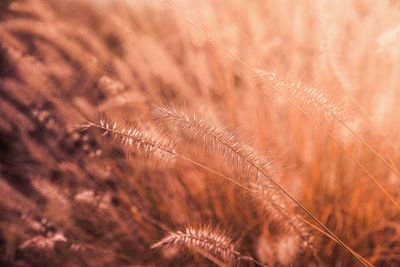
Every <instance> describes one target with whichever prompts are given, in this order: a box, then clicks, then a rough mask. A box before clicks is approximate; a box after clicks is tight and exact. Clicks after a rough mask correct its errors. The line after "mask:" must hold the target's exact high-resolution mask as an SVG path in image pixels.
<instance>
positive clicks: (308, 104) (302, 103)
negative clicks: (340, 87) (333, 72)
mask: <svg viewBox="0 0 400 267" xmlns="http://www.w3.org/2000/svg"><path fill="white" fill-rule="evenodd" d="M255 77H257V78H259V79H260V83H262V84H267V85H269V86H271V87H272V88H273V89H275V90H277V91H278V92H279V93H280V94H281V95H282V96H284V97H285V98H287V99H288V100H289V101H290V102H292V103H293V104H294V105H296V106H297V107H298V108H299V109H301V110H302V111H304V112H305V113H306V114H308V115H310V116H312V117H313V119H316V120H317V121H318V122H319V123H321V124H322V125H324V126H325V127H327V128H334V126H335V125H336V123H337V122H338V120H345V119H346V115H347V114H348V112H347V107H346V104H345V103H344V102H338V101H336V100H334V99H332V98H331V97H330V96H329V95H327V94H326V93H325V92H323V91H322V90H320V89H319V88H316V87H312V86H307V85H305V84H303V83H301V82H292V81H289V80H286V79H284V78H282V77H279V76H278V75H277V74H276V73H274V72H266V71H263V70H257V71H256V73H255Z"/></svg>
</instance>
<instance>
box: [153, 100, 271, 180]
mask: <svg viewBox="0 0 400 267" xmlns="http://www.w3.org/2000/svg"><path fill="white" fill-rule="evenodd" d="M155 113H156V115H157V116H158V118H160V119H161V120H163V121H164V122H167V123H169V124H168V125H173V126H175V127H177V128H178V130H179V134H180V136H181V137H184V138H186V139H188V140H189V141H191V142H193V143H194V144H197V145H199V146H200V147H202V148H203V149H204V150H205V151H207V152H209V153H211V154H213V155H215V153H217V154H219V155H221V156H222V157H220V158H221V159H223V160H224V161H226V163H227V164H228V165H229V167H230V169H231V171H232V169H233V173H234V174H235V176H236V177H238V179H240V181H241V182H242V183H245V184H247V183H260V182H261V183H263V184H266V183H268V181H267V180H268V177H269V178H272V177H274V176H276V173H277V169H278V167H277V164H276V162H275V158H274V157H273V156H271V155H267V156H265V155H262V154H261V153H259V152H258V151H256V150H255V149H254V148H252V147H250V146H248V145H246V144H244V143H243V142H241V141H240V140H239V138H238V137H237V136H236V135H235V134H233V133H231V132H229V131H228V130H225V129H222V128H219V127H217V126H214V125H212V124H210V123H209V122H207V121H206V120H203V119H200V118H199V116H194V115H187V114H184V113H182V112H179V111H177V110H175V109H174V108H172V107H159V108H157V109H156V110H155ZM265 176H267V177H265Z"/></svg>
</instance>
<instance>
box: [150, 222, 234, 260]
mask: <svg viewBox="0 0 400 267" xmlns="http://www.w3.org/2000/svg"><path fill="white" fill-rule="evenodd" d="M171 245H177V246H180V247H182V248H184V249H186V250H188V251H189V252H191V253H198V252H199V251H204V252H205V253H207V254H210V255H211V256H213V257H216V258H217V259H218V260H221V261H223V262H224V263H226V264H229V265H231V264H234V263H236V262H237V261H238V260H239V259H240V257H241V255H240V253H239V252H238V251H237V250H236V248H235V245H234V242H233V241H232V239H231V238H230V237H229V236H228V235H227V234H226V233H225V232H224V231H223V230H221V229H218V228H213V227H210V226H204V227H198V228H194V227H190V226H188V227H186V228H185V229H184V230H183V231H177V232H173V233H170V234H169V235H168V236H166V237H165V238H163V239H162V240H161V241H159V242H157V243H155V244H153V245H152V246H151V248H153V249H160V248H163V247H166V246H171Z"/></svg>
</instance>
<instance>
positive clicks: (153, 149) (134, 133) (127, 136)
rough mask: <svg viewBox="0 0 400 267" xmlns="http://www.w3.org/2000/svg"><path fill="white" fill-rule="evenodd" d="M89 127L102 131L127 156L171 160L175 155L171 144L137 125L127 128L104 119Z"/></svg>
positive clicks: (153, 132)
mask: <svg viewBox="0 0 400 267" xmlns="http://www.w3.org/2000/svg"><path fill="white" fill-rule="evenodd" d="M89 126H90V127H94V128H97V129H100V130H102V131H103V135H109V136H110V137H111V138H112V139H113V140H114V141H115V142H116V143H118V144H119V145H120V146H121V147H122V148H123V149H124V151H125V153H126V154H127V155H131V154H144V155H147V156H149V155H154V156H156V157H159V158H163V159H164V158H173V157H175V155H176V152H175V149H174V145H173V144H172V142H167V141H165V140H164V138H163V137H162V136H161V135H160V134H158V133H156V132H155V131H151V130H150V129H149V128H147V129H144V127H140V126H138V125H132V126H131V125H129V126H127V125H124V124H123V123H118V122H115V121H110V120H105V119H102V120H100V121H99V123H89Z"/></svg>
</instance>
